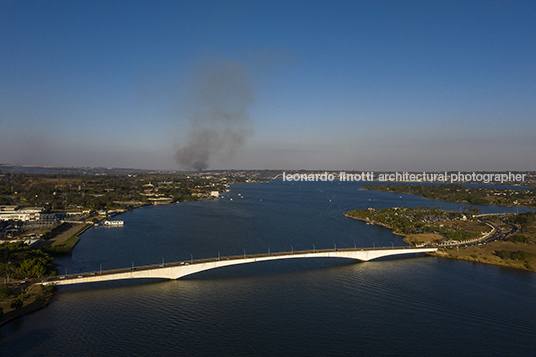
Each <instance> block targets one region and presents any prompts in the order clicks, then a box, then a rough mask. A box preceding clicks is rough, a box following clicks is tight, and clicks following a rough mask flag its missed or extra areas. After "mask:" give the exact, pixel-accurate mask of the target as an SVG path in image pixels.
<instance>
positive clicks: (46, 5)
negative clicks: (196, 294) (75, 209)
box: [0, 0, 536, 171]
mask: <svg viewBox="0 0 536 357" xmlns="http://www.w3.org/2000/svg"><path fill="white" fill-rule="evenodd" d="M535 18H536V2H534V1H488V0H486V1H4V0H2V1H0V162H1V163H12V164H36V165H64V166H103V167H132V168H143V169H162V170H175V169H181V168H182V169H189V168H191V165H190V164H185V163H184V162H187V161H188V160H190V162H193V161H196V162H197V161H199V160H201V161H203V163H204V165H205V166H203V167H209V168H212V169H226V168H234V169H266V168H267V169H319V170H323V169H326V170H393V171H395V170H398V171H402V170H404V171H410V170H425V171H435V170H437V171H441V170H466V171H473V170H488V171H497V170H534V169H536V155H535V154H534V153H536V139H535V138H536V135H535V134H536V21H534V19H535ZM222 108H223V109H222ZM229 113H231V114H229ZM205 134H206V135H205ZM203 145H206V146H208V147H209V148H208V149H207V148H206V147H200V146H203ZM200 157H202V159H201V158H200ZM181 164H182V166H180V165H181Z"/></svg>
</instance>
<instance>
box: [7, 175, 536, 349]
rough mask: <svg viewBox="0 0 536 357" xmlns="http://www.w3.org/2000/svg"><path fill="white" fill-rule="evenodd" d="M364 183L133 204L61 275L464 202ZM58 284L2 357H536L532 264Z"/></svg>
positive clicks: (277, 242)
mask: <svg viewBox="0 0 536 357" xmlns="http://www.w3.org/2000/svg"><path fill="white" fill-rule="evenodd" d="M361 185H362V184H361V183H359V182H342V183H341V182H338V181H333V182H301V183H300V182H293V183H290V182H282V181H272V182H269V183H261V184H239V185H233V186H232V188H231V192H228V193H225V195H224V198H222V199H218V200H211V201H202V202H189V203H182V204H179V205H173V206H156V207H145V208H141V209H137V210H135V211H131V212H128V213H126V214H123V215H122V216H121V219H122V220H124V221H125V226H124V227H121V228H104V227H98V228H93V229H90V230H88V231H87V232H85V233H84V234H83V235H82V239H81V241H80V242H79V244H78V245H77V246H76V247H75V249H74V251H73V255H72V257H69V258H64V259H61V260H60V261H59V263H61V266H60V267H59V270H60V273H63V272H64V270H67V272H68V273H69V274H70V273H75V272H83V271H93V270H99V269H100V267H101V266H102V268H103V269H113V268H121V267H129V266H131V265H132V264H134V265H136V266H139V265H147V264H156V263H160V262H161V261H162V259H164V260H165V261H167V262H170V261H179V260H189V259H191V257H192V256H193V258H194V259H198V258H207V257H215V256H217V255H218V252H219V253H220V254H221V255H222V256H224V255H241V254H243V252H244V249H245V250H246V252H247V254H253V253H264V252H267V251H268V249H270V250H271V252H276V251H289V250H291V249H294V250H301V249H312V248H313V244H314V245H315V247H316V248H317V249H322V248H333V247H334V245H336V246H337V247H340V248H343V247H353V246H354V243H355V244H356V245H357V246H358V247H371V246H373V244H374V245H375V246H391V245H395V246H401V245H404V243H403V242H402V240H401V238H400V237H398V236H395V235H393V234H391V232H390V231H389V230H387V229H385V228H382V227H377V226H368V225H366V224H364V223H363V222H360V221H357V220H352V219H349V218H346V217H344V216H343V213H344V212H346V211H348V210H351V209H356V208H368V207H374V208H381V207H391V206H410V207H417V206H429V207H431V206H438V207H444V208H446V209H455V210H457V209H459V207H460V206H463V205H460V204H458V203H446V202H437V201H432V200H426V199H423V198H420V197H417V196H413V195H400V194H394V193H384V192H373V191H364V190H360V187H361ZM242 197H243V198H242ZM231 198H232V200H231ZM479 208H480V209H481V210H482V211H484V212H505V211H508V209H505V208H503V207H479ZM509 210H510V211H514V210H515V209H509ZM291 247H292V248H291ZM59 290H60V291H59V293H58V295H57V297H56V298H55V300H54V301H53V303H52V304H51V305H50V306H48V307H47V308H45V309H44V310H41V311H39V312H36V313H34V314H31V315H29V316H26V317H24V318H22V319H20V320H18V321H16V322H14V323H12V324H9V325H7V326H4V327H2V328H1V329H0V334H1V335H0V336H1V337H0V338H1V339H0V355H1V356H34V355H45V356H48V355H54V356H61V355H65V356H71V355H75V354H76V355H80V356H96V355H104V354H108V355H120V356H147V355H151V356H159V355H165V356H169V355H183V354H192V355H286V356H295V355H319V356H320V355H334V356H335V355H352V356H355V355H362V356H375V355H386V356H391V355H392V356H452V355H461V356H474V355H486V356H498V355H516V356H533V355H534V351H535V350H536V342H535V340H534V336H535V335H536V308H535V306H536V274H534V273H529V272H524V271H517V270H511V269H506V268H501V267H495V266H489V265H483V264H475V263H469V262H463V261H453V260H447V259H441V258H435V257H429V256H409V257H408V256H405V257H402V258H396V259H394V258H391V259H382V260H377V261H371V262H366V263H359V262H353V261H350V260H337V259H326V258H324V259H320V258H319V259H292V260H286V261H271V262H263V263H256V264H247V265H239V266H232V267H227V268H221V269H217V270H213V271H206V272H202V273H199V274H195V275H192V276H189V277H187V278H184V279H181V280H177V281H151V282H148V283H147V282H143V283H140V282H124V283H118V282H113V283H106V284H101V285H86V286H66V287H61V288H60V289H59Z"/></svg>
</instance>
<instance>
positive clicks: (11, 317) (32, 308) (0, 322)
mask: <svg viewBox="0 0 536 357" xmlns="http://www.w3.org/2000/svg"><path fill="white" fill-rule="evenodd" d="M54 295H55V292H51V293H48V294H46V295H45V296H43V297H40V298H39V297H38V298H37V299H35V300H34V301H32V302H31V303H29V304H28V305H26V306H23V307H21V308H20V309H19V310H11V311H8V312H5V313H4V316H2V318H1V319H0V327H2V326H4V325H7V324H8V323H10V322H13V321H15V320H17V319H19V318H21V317H23V316H26V315H29V314H31V313H33V312H36V311H39V310H42V309H44V308H45V307H47V306H48V305H49V304H50V302H51V300H52V299H53V297H54Z"/></svg>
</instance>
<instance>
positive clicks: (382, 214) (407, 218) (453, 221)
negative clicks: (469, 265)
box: [346, 207, 486, 245]
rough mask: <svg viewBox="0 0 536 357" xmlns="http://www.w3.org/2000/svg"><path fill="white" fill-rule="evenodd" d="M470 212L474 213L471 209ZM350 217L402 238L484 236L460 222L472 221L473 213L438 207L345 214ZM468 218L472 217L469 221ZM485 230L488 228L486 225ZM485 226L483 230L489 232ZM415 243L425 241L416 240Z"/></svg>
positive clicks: (465, 238) (462, 238)
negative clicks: (417, 236) (410, 236)
mask: <svg viewBox="0 0 536 357" xmlns="http://www.w3.org/2000/svg"><path fill="white" fill-rule="evenodd" d="M471 212H474V211H472V210H471ZM346 215H347V216H348V217H351V218H356V219H361V220H364V221H367V222H370V223H373V224H380V225H383V226H385V227H388V228H391V229H392V230H393V232H394V233H396V234H402V235H406V236H407V235H415V234H436V235H438V236H440V237H443V239H444V240H458V241H461V240H467V239H471V238H475V237H478V236H480V235H481V232H480V231H474V230H471V231H470V230H468V229H466V228H462V225H461V224H459V223H458V222H465V221H467V220H470V221H471V220H472V216H473V215H472V213H469V212H468V211H465V212H464V213H460V212H452V211H445V210H442V209H439V208H427V207H418V208H398V207H395V208H382V209H378V210H376V209H373V208H369V209H359V210H353V211H350V212H348V213H347V214H346ZM468 217H469V218H468ZM484 227H485V226H484ZM484 227H482V228H483V229H484V230H486V229H485V228H484ZM413 243H414V244H416V245H417V244H418V243H421V244H422V243H424V241H418V240H417V241H413Z"/></svg>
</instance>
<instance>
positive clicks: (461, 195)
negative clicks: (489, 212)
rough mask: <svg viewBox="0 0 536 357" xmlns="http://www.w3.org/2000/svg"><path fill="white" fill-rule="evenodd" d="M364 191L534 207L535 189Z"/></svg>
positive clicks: (394, 187)
mask: <svg viewBox="0 0 536 357" xmlns="http://www.w3.org/2000/svg"><path fill="white" fill-rule="evenodd" d="M363 188H364V189H366V190H374V191H383V192H396V193H409V194H413V195H419V196H423V197H425V198H429V199H433V200H441V201H447V202H462V203H470V204H473V205H503V206H515V205H519V206H527V207H536V189H532V190H521V189H519V190H518V189H514V190H512V189H497V188H490V187H483V186H481V187H465V186H463V185H460V184H442V185H431V184H430V185H412V184H405V183H402V184H385V185H378V184H365V185H363Z"/></svg>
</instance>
